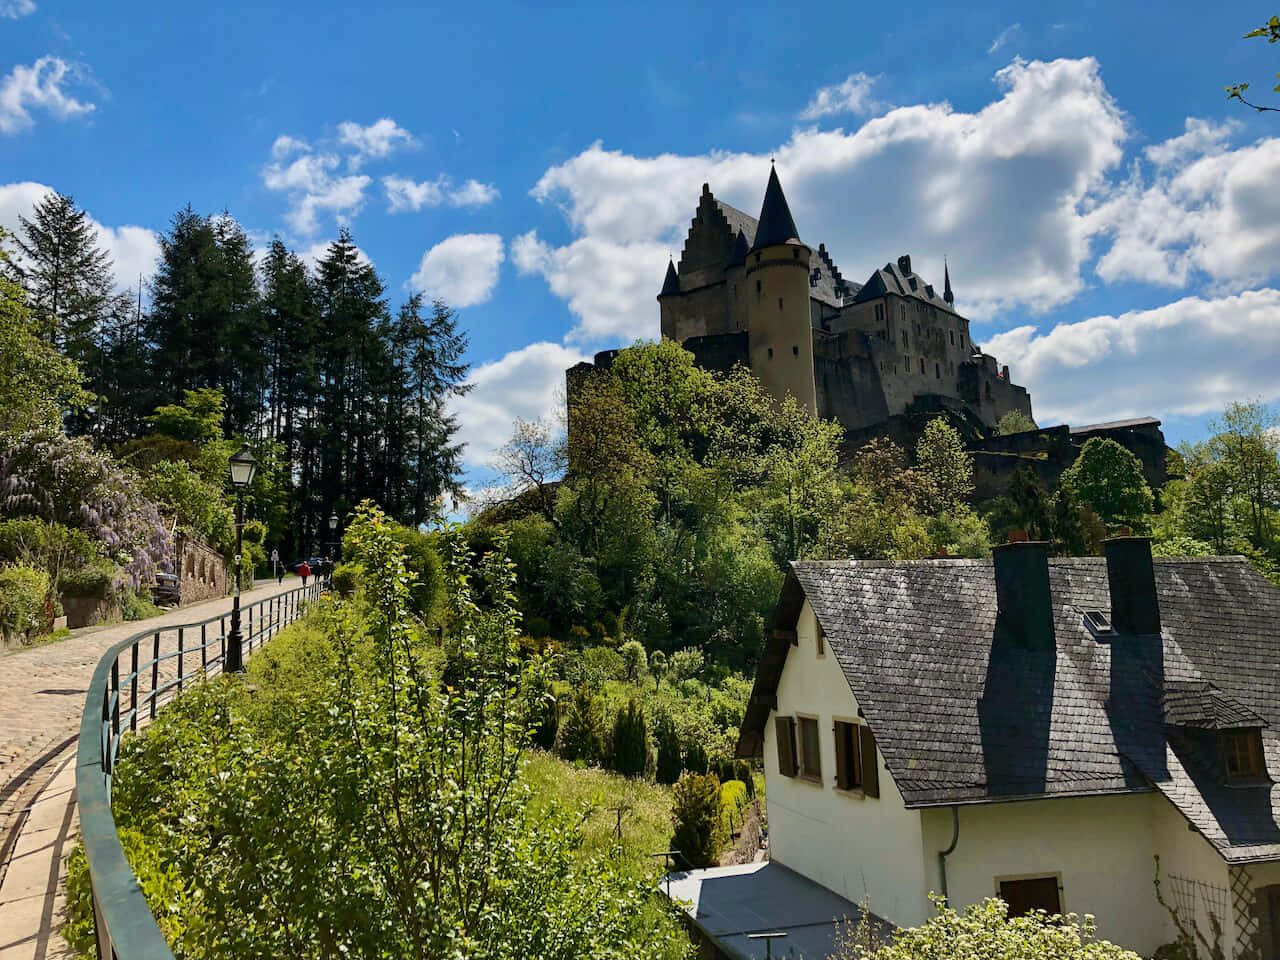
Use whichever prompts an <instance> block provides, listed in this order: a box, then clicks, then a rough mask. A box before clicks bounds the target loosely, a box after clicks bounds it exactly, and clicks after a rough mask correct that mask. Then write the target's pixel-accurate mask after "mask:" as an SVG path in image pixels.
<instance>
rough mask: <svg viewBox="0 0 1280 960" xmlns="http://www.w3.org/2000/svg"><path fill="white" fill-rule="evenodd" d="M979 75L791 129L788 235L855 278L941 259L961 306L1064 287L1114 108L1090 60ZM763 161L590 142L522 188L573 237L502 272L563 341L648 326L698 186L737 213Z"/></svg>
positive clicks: (1110, 140) (1079, 254)
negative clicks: (942, 90)
mask: <svg viewBox="0 0 1280 960" xmlns="http://www.w3.org/2000/svg"><path fill="white" fill-rule="evenodd" d="M995 80H996V83H997V85H998V86H999V88H1000V90H1001V95H1000V96H999V98H998V99H996V100H994V101H993V102H992V103H990V104H988V105H987V106H985V107H983V108H982V109H981V110H979V111H977V112H974V113H964V112H957V111H956V110H954V109H953V108H952V107H951V106H950V105H949V104H946V103H941V104H929V105H922V106H909V107H899V108H897V109H894V110H891V111H889V112H888V113H886V114H885V115H883V116H880V117H877V118H875V119H872V120H869V121H868V122H866V123H865V124H863V125H862V126H861V127H860V128H859V129H857V130H855V131H852V132H845V131H843V130H834V131H821V130H817V129H805V130H797V131H795V132H794V133H793V134H792V136H791V138H790V140H789V141H788V142H786V143H784V144H782V145H781V146H780V147H778V149H777V150H776V151H771V152H772V153H773V155H775V156H776V157H777V165H778V171H779V175H780V176H781V178H782V182H783V187H784V189H785V190H786V193H787V198H788V200H789V202H790V205H791V210H792V213H793V214H794V216H795V219H796V223H797V225H798V226H799V229H800V235H801V237H802V238H804V239H805V240H807V241H808V242H810V243H811V244H813V245H814V246H815V247H816V246H817V244H818V242H819V241H823V242H825V243H826V245H827V248H828V249H829V250H830V251H832V254H833V256H834V257H835V259H836V262H837V264H838V265H839V266H840V268H841V270H842V272H843V273H844V275H845V276H846V277H848V278H850V279H851V280H855V281H861V280H863V279H865V277H866V276H867V275H869V274H870V273H871V271H872V269H873V268H875V267H878V266H880V265H882V264H883V263H885V261H887V260H889V259H891V258H893V257H896V256H897V255H898V254H900V253H911V254H912V255H913V260H914V261H915V262H916V263H917V264H918V265H919V269H920V271H921V272H922V273H923V274H924V275H925V277H926V279H932V280H934V281H940V280H941V273H942V259H943V255H944V254H947V255H948V256H949V259H950V264H951V277H952V283H953V285H954V286H955V289H956V293H957V296H958V297H959V298H960V306H961V309H962V310H964V311H965V313H966V314H968V315H969V316H971V317H974V318H982V317H984V316H989V315H990V314H991V313H993V312H994V311H997V310H1001V309H1008V308H1015V307H1021V308H1029V309H1031V310H1036V311H1039V310H1045V309H1048V308H1050V307H1053V306H1056V305H1059V304H1062V303H1064V302H1066V301H1068V300H1070V299H1071V298H1072V297H1074V296H1075V295H1076V293H1077V292H1078V291H1079V290H1080V289H1081V288H1082V287H1083V279H1082V276H1081V271H1082V268H1083V265H1084V264H1085V263H1086V262H1087V261H1088V259H1089V258H1090V240H1091V238H1092V237H1093V235H1094V234H1095V233H1096V231H1097V230H1098V229H1099V226H1098V224H1097V222H1096V221H1095V220H1093V219H1091V217H1090V214H1091V213H1092V210H1093V208H1094V207H1095V206H1096V205H1097V204H1098V203H1099V202H1100V201H1101V199H1102V197H1103V196H1104V195H1105V192H1106V190H1107V189H1108V187H1109V184H1108V179H1107V178H1108V175H1109V174H1111V173H1112V172H1113V171H1115V170H1116V169H1117V168H1119V166H1120V163H1121V161H1122V159H1123V144H1124V141H1125V139H1126V137H1127V135H1128V134H1127V129H1126V124H1125V119H1124V116H1123V114H1122V113H1121V111H1120V110H1119V108H1118V107H1117V106H1116V104H1115V103H1114V101H1113V100H1112V98H1111V96H1110V95H1109V94H1108V93H1107V90H1106V88H1105V87H1104V85H1103V83H1102V79H1101V76H1100V73H1099V67H1098V63H1097V61H1095V60H1093V59H1090V58H1086V59H1082V60H1056V61H1053V62H1051V63H1043V62H1031V63H1027V62H1023V61H1021V60H1015V61H1014V62H1013V63H1012V64H1010V65H1009V66H1008V67H1006V68H1004V69H1002V70H1000V71H999V72H998V73H997V74H996V76H995ZM768 157H769V154H745V153H725V152H714V153H710V154H704V155H696V156H680V155H675V154H662V155H659V156H655V157H637V156H632V155H629V154H624V153H622V152H620V151H611V150H606V149H605V148H604V147H603V146H602V145H601V144H599V143H596V144H593V145H592V146H591V147H589V148H587V149H586V150H584V151H582V152H581V153H579V154H578V155H577V156H574V157H572V158H570V159H569V160H567V161H566V162H564V163H562V164H559V165H557V166H554V167H551V168H550V169H548V170H547V171H546V172H545V173H544V174H543V176H542V177H541V179H540V180H539V181H538V183H537V184H536V186H535V187H534V188H533V190H532V195H533V196H534V198H535V199H537V200H539V201H540V202H543V203H555V204H556V205H558V206H559V207H560V209H561V210H562V211H563V213H564V216H565V218H566V220H567V221H568V223H569V225H570V227H571V228H572V229H573V231H574V234H575V237H574V238H573V239H572V241H571V242H570V243H569V244H568V245H566V246H563V247H559V248H551V247H547V246H546V245H545V244H543V245H541V246H540V247H538V248H536V249H537V251H538V256H536V257H535V256H532V251H533V250H534V249H535V248H533V247H532V246H531V245H529V244H526V245H527V246H529V250H528V251H526V252H529V253H530V255H529V256H527V257H525V258H523V259H522V260H517V266H520V265H521V263H524V264H525V267H524V268H523V269H526V272H537V273H540V274H542V275H543V276H544V277H545V278H546V279H547V282H548V284H549V285H550V286H551V289H552V290H553V291H554V292H555V293H557V294H558V295H559V296H561V297H562V298H563V299H565V300H566V301H567V302H568V303H569V306H570V309H571V310H572V311H573V312H574V313H575V314H576V316H577V320H578V326H577V328H576V329H575V331H573V333H571V335H570V336H571V338H575V339H578V340H582V341H594V342H602V341H614V342H617V341H618V340H628V339H631V338H632V337H634V336H636V335H637V334H643V335H647V336H654V335H656V334H657V331H658V311H657V308H656V305H655V304H654V300H653V298H654V297H655V296H656V294H657V292H658V290H659V289H660V288H661V284H662V271H663V267H664V265H665V264H664V261H665V256H666V253H667V252H668V251H672V252H678V251H679V250H680V248H681V246H682V245H683V239H684V235H685V233H686V232H687V230H688V227H689V218H690V216H691V215H692V212H693V209H694V207H695V205H696V203H697V200H698V191H699V187H700V185H701V184H702V183H703V182H709V183H710V184H711V188H712V190H713V191H714V193H715V195H716V196H717V198H719V199H721V200H723V201H725V202H727V203H731V204H733V205H734V206H736V207H738V208H740V209H742V210H746V211H747V212H749V213H751V214H753V215H754V214H755V213H757V211H758V210H759V208H760V201H761V198H762V195H763V191H764V184H765V180H766V177H767V176H768V171H769V166H768V162H769V161H768ZM534 239H536V238H534ZM513 256H517V251H516V249H515V248H514V247H513Z"/></svg>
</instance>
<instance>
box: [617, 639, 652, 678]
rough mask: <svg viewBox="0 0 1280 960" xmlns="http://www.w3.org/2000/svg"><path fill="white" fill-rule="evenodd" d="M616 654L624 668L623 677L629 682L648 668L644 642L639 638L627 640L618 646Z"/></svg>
mask: <svg viewBox="0 0 1280 960" xmlns="http://www.w3.org/2000/svg"><path fill="white" fill-rule="evenodd" d="M618 655H619V656H620V657H622V664H623V667H624V668H625V670H626V676H625V679H626V680H627V681H628V682H630V681H632V680H636V679H638V678H639V677H640V676H641V675H643V674H644V673H645V672H646V671H647V670H648V669H649V660H648V656H647V655H646V654H645V652H644V644H643V643H641V642H640V641H639V640H628V641H626V642H625V643H623V644H622V646H620V647H618Z"/></svg>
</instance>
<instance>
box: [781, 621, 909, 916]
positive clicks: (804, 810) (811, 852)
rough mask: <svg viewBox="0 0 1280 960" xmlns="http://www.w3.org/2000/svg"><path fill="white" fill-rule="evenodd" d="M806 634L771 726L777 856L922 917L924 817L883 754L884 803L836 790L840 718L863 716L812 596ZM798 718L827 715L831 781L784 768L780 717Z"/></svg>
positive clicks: (826, 881)
mask: <svg viewBox="0 0 1280 960" xmlns="http://www.w3.org/2000/svg"><path fill="white" fill-rule="evenodd" d="M796 635H797V640H798V643H797V645H796V646H793V647H792V648H791V649H790V651H789V652H788V654H787V662H786V666H785V667H784V669H783V672H782V678H781V680H780V681H779V683H778V693H777V699H778V711H777V713H775V714H772V715H771V716H770V718H769V722H768V724H767V725H766V728H765V742H764V769H765V782H766V790H767V795H768V802H769V846H770V857H771V858H772V859H774V860H777V861H778V862H780V863H783V864H785V865H786V866H788V867H790V868H791V869H793V870H795V871H796V872H798V873H802V874H804V875H805V876H807V877H809V878H810V879H812V880H815V881H817V882H818V883H820V884H822V885H823V886H824V887H827V888H828V889H831V890H834V891H835V892H836V893H838V894H840V895H841V896H843V897H845V898H846V899H847V900H851V901H853V902H854V903H860V902H861V901H862V900H863V899H864V898H865V899H868V900H869V901H870V903H871V905H872V909H873V910H874V911H875V912H876V913H878V914H879V915H880V916H882V917H885V918H886V919H888V920H892V921H893V922H894V923H897V924H899V925H902V926H909V925H914V924H917V923H920V922H921V921H922V920H924V919H925V918H926V917H927V916H928V913H929V910H930V907H929V902H928V898H927V896H926V889H927V888H926V881H925V876H924V871H923V868H922V865H921V860H920V856H919V852H918V851H919V850H920V849H921V836H920V814H919V813H918V812H916V811H914V810H908V809H906V806H905V805H904V802H903V799H902V794H901V793H899V792H898V788H897V786H896V785H895V784H894V782H893V778H892V777H891V776H890V775H889V772H888V770H886V769H885V767H884V759H883V757H882V756H880V755H879V751H878V750H877V751H876V753H877V757H876V763H877V765H878V766H879V769H880V797H879V798H878V799H877V798H870V797H864V796H862V794H861V793H859V792H856V791H847V792H846V791H841V790H837V789H836V787H835V777H836V758H835V740H834V737H833V735H832V729H831V728H832V723H833V722H834V721H835V720H844V721H856V720H857V717H858V704H857V702H856V701H855V700H854V697H853V694H852V692H851V691H850V690H849V684H848V681H846V680H845V678H844V674H843V673H841V671H840V665H839V664H838V663H836V659H835V655H834V654H832V653H831V651H830V650H827V652H826V656H825V657H819V656H818V654H817V621H816V620H815V619H814V615H813V610H812V609H811V608H810V607H809V603H808V601H806V602H805V604H804V607H803V609H802V610H801V612H800V618H799V621H798V623H797V624H796ZM797 714H799V715H808V716H815V717H817V718H818V733H819V740H820V743H821V750H822V783H821V784H818V783H813V782H811V781H808V780H804V779H801V778H799V777H784V776H782V775H781V774H779V773H778V745H777V742H776V740H775V737H776V732H775V729H774V721H773V717H775V716H778V715H782V716H795V715H797Z"/></svg>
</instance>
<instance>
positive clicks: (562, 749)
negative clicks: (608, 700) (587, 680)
mask: <svg viewBox="0 0 1280 960" xmlns="http://www.w3.org/2000/svg"><path fill="white" fill-rule="evenodd" d="M603 722H604V721H603V720H602V718H601V709H600V701H599V698H598V697H596V695H595V694H594V693H593V692H592V690H591V688H590V687H586V686H580V687H578V689H577V690H576V691H575V692H574V693H573V695H572V696H571V697H569V698H568V700H567V701H566V702H565V704H564V713H563V714H562V715H561V717H560V726H559V729H558V730H557V731H556V753H557V754H559V755H560V756H561V757H563V758H564V759H565V760H568V761H570V762H571V763H572V762H574V761H580V762H582V763H588V764H590V763H598V762H599V761H600V758H601V757H602V756H603V755H604V743H603V738H602V736H601V727H602V725H603Z"/></svg>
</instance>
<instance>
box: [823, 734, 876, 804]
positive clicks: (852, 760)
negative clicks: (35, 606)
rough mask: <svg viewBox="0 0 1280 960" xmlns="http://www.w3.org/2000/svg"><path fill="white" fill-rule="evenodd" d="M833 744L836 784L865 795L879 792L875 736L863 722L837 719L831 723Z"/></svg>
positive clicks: (874, 794) (843, 788)
mask: <svg viewBox="0 0 1280 960" xmlns="http://www.w3.org/2000/svg"><path fill="white" fill-rule="evenodd" d="M832 731H833V733H834V734H835V747H836V751H835V752H836V786H837V787H838V788H839V789H841V790H861V791H862V792H863V794H864V795H866V796H868V797H878V796H880V773H879V770H878V769H877V767H876V739H875V737H873V736H872V735H871V728H870V727H868V726H867V725H866V724H862V723H852V722H850V721H847V720H837V721H836V722H835V723H834V724H832Z"/></svg>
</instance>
